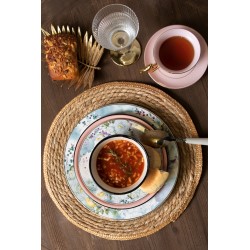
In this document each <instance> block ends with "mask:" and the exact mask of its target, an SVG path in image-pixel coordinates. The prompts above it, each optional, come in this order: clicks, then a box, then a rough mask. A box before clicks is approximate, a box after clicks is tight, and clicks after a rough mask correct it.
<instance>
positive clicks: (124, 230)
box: [43, 82, 202, 240]
mask: <svg viewBox="0 0 250 250" xmlns="http://www.w3.org/2000/svg"><path fill="white" fill-rule="evenodd" d="M119 102H122V103H133V104H137V105H139V106H142V107H145V108H147V109H149V110H151V111H152V112H153V113H155V114H156V115H158V116H159V117H160V118H161V119H162V120H163V121H164V122H165V123H166V124H167V125H168V126H169V128H170V130H171V131H172V132H173V134H174V135H175V136H177V137H197V136H198V134H197V131H196V129H195V126H194V124H193V122H192V120H191V118H190V116H189V115H188V113H187V112H186V110H185V109H184V108H183V107H182V106H181V105H180V104H179V103H178V102H176V101H175V100H174V99H172V98H171V97H170V96H168V95H167V94H165V93H164V92H163V91H161V90H159V89H157V88H154V87H151V86H149V85H145V84H141V83H131V82H112V83H105V84H102V85H99V86H97V87H94V88H92V89H90V90H87V91H85V92H83V93H82V94H80V95H78V96H77V97H76V98H74V99H73V100H72V101H71V102H70V103H68V104H67V105H66V106H65V107H64V108H63V109H62V110H61V111H60V112H59V113H58V115H57V116H56V118H55V119H54V121H53V123H52V125H51V127H50V129H49V132H48V135H47V138H46V143H45V148H44V155H43V170H44V178H45V184H46V188H47V190H48V192H49V195H50V196H51V198H52V200H53V201H54V203H55V204H56V206H57V207H58V209H59V210H60V211H61V212H62V213H63V214H64V216H65V217H66V218H67V219H68V220H69V221H70V222H72V223H73V224H75V225H76V226H78V227H79V228H81V229H83V230H85V231H87V232H89V233H92V234H94V235H96V236H99V237H102V238H105V239H111V240H131V239H136V238H140V237H144V236H147V235H150V234H152V233H154V232H156V231H158V230H160V229H161V228H163V227H164V226H166V225H168V224H169V223H170V222H172V221H175V220H176V219H177V218H178V217H179V216H180V215H181V213H182V212H183V211H184V210H185V209H186V207H187V205H188V203H189V202H190V200H191V199H192V197H193V195H194V192H195V189H196V187H197V185H198V183H199V180H200V176H201V172H202V150H201V146H199V145H188V144H179V145H178V146H179V154H180V171H179V176H178V180H177V183H176V185H175V188H174V190H173V192H172V193H171V195H170V196H169V198H168V199H167V200H166V201H165V202H164V203H163V204H162V205H161V206H160V207H158V208H157V209H155V210H154V211H152V212H151V213H149V214H146V215H145V216H143V217H139V218H136V219H133V220H122V221H117V220H111V219H106V218H102V217H100V216H98V215H96V214H94V213H92V212H90V211H89V210H87V209H86V208H85V207H84V206H83V205H82V204H81V203H80V202H79V201H78V200H77V199H76V198H75V197H74V195H73V194H72V192H71V190H70V188H69V187H68V184H67V180H66V178H65V174H64V162H63V161H64V150H65V145H66V143H67V140H68V138H69V135H70V134H71V132H72V130H73V128H74V127H75V126H76V125H77V124H78V122H79V121H80V120H81V119H82V118H83V117H85V116H86V115H87V114H88V113H90V112H92V111H93V110H95V109H98V108H100V107H102V106H104V105H107V104H110V103H119Z"/></svg>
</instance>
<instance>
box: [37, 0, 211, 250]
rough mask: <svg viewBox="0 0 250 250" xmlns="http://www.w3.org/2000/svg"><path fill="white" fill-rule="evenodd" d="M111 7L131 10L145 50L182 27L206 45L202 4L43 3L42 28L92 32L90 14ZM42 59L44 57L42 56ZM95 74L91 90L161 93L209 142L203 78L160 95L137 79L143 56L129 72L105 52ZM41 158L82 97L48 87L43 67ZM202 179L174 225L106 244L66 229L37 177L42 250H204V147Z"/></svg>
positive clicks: (172, 0)
mask: <svg viewBox="0 0 250 250" xmlns="http://www.w3.org/2000/svg"><path fill="white" fill-rule="evenodd" d="M111 3H122V4H125V5H128V6H129V7H131V8H132V9H133V10H134V11H135V13H136V15H137V16H138V19H139V23H140V31H139V34H138V37H137V38H138V40H139V41H140V43H141V46H142V48H143V49H144V48H145V46H146V44H147V41H148V40H149V38H150V37H151V36H152V35H153V34H154V33H155V32H156V31H157V30H159V29H161V28H163V27H165V26H168V25H172V24H183V25H187V26H190V27H192V28H193V29H195V30H197V31H198V32H199V33H200V34H201V35H202V36H203V37H204V38H205V40H206V41H207V40H208V2H207V0H200V1H197V0H168V1H165V0H157V1H156V0H155V1H153V0H145V1H140V0H139V1H133V0H123V1H116V0H114V1H108V0H102V1H97V0H92V1H90V0H67V1H66V0H64V1H63V0H42V5H41V11H42V17H41V18H42V23H41V25H42V27H43V28H44V29H46V30H49V28H50V24H51V23H53V24H54V25H64V24H69V25H71V26H74V27H77V26H80V27H81V28H82V30H85V31H88V32H89V33H92V32H91V23H92V20H93V17H94V15H95V13H96V12H97V11H98V10H99V9H100V8H102V7H103V6H105V5H107V4H111ZM42 57H43V55H42ZM100 65H101V67H102V70H101V71H100V72H97V73H96V76H95V80H94V83H93V86H96V85H98V84H102V83H105V82H110V81H117V80H118V81H119V80H122V81H134V82H142V83H147V84H149V85H152V86H155V87H157V88H160V89H162V90H163V91H165V92H166V93H167V94H169V95H170V96H172V97H173V98H175V99H176V100H177V101H178V102H180V103H181V104H182V105H183V106H184V108H185V109H186V110H187V111H188V112H189V114H190V116H191V118H192V119H193V122H194V124H195V126H196V128H197V131H198V133H199V136H200V137H207V136H208V73H207V71H206V72H205V74H204V75H203V76H202V78H201V79H200V80H199V81H198V82H197V83H195V84H194V85H192V86H190V87H187V88H184V89H180V90H172V89H165V88H162V87H160V86H159V85H157V84H155V83H154V81H153V80H152V79H151V78H150V77H149V76H148V75H147V74H144V75H141V74H139V69H141V68H143V66H144V62H143V55H142V56H141V57H140V59H139V60H138V61H137V63H135V64H133V65H132V66H129V67H119V66H116V65H114V64H113V63H112V61H111V60H110V58H109V55H108V52H107V51H105V53H104V55H103V57H102V59H101V61H100ZM41 66H42V76H41V77H42V84H41V90H42V91H41V93H42V153H43V148H44V144H45V139H46V135H47V132H48V130H49V127H50V125H51V123H52V121H53V119H54V118H55V116H56V115H57V113H58V112H59V111H60V110H61V109H62V108H63V107H64V105H66V104H67V103H68V102H69V101H71V100H72V99H73V98H74V97H76V96H77V95H78V94H80V93H81V92H82V90H81V89H79V90H77V91H75V90H74V89H73V88H70V89H68V88H67V86H66V85H65V86H63V87H60V86H59V85H57V84H55V83H54V82H52V81H51V79H50V77H49V75H48V70H47V68H46V65H45V63H44V62H42V65H41ZM202 150H203V157H204V162H203V173H202V176H201V180H200V183H199V185H198V187H197V190H196V193H195V195H194V197H193V199H192V201H191V202H190V204H189V205H188V207H187V209H186V210H185V211H184V213H183V214H182V215H181V216H180V217H179V218H178V220H177V221H175V222H174V223H171V224H169V225H168V226H166V227H165V228H163V229H161V230H160V231H158V232H156V233H155V234H153V235H150V236H148V237H144V238H140V239H136V240H131V241H111V240H105V239H102V238H99V237H96V236H94V235H91V234H89V233H87V232H85V231H83V230H81V229H79V228H77V227H76V226H74V225H73V224H71V223H70V222H69V221H68V220H67V219H66V218H65V217H64V216H63V215H62V214H61V212H60V211H59V210H58V209H57V207H56V206H55V205H54V203H53V201H52V200H51V198H50V196H49V194H48V192H47V190H46V188H45V184H44V179H43V177H42V187H41V201H42V210H41V211H42V214H41V232H42V235H41V237H42V239H41V242H42V249H43V250H45V249H50V250H52V249H65V250H68V249H72V250H77V249H84V250H88V249H89V250H93V249H98V250H99V249H108V250H117V249H124V250H125V249H133V250H136V249H138V250H140V249H144V250H147V249H174V250H179V249H185V250H186V249H191V250H194V249H198V250H203V249H207V248H208V160H207V158H208V157H207V156H208V150H207V147H203V149H202Z"/></svg>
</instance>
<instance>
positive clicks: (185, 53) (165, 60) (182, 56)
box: [159, 36, 194, 70]
mask: <svg viewBox="0 0 250 250" xmlns="http://www.w3.org/2000/svg"><path fill="white" fill-rule="evenodd" d="M159 58H160V60H161V62H162V64H163V65H164V66H165V67H166V68H168V69H170V70H183V69H185V68H186V67H188V65H189V64H190V63H191V62H192V60H193V58H194V47H193V45H192V44H191V43H190V42H189V41H188V40H187V39H186V38H184V37H181V36H173V37H170V38H168V39H167V40H166V41H164V42H163V43H162V45H161V47H160V50H159Z"/></svg>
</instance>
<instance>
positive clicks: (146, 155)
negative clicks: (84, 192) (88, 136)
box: [89, 134, 150, 195]
mask: <svg viewBox="0 0 250 250" xmlns="http://www.w3.org/2000/svg"><path fill="white" fill-rule="evenodd" d="M115 137H123V138H127V139H130V140H132V141H133V142H135V144H138V145H139V146H140V148H141V149H142V150H143V151H144V153H145V160H146V164H145V165H144V168H145V167H146V170H145V171H146V173H145V176H144V178H143V179H142V180H141V181H140V182H139V183H138V184H137V185H136V186H135V187H134V188H132V189H130V190H128V191H125V192H119V193H118V192H114V191H111V190H107V189H106V188H104V187H102V186H101V185H100V184H99V183H98V182H97V181H96V179H95V177H94V175H93V173H92V167H91V165H92V158H93V154H94V152H95V150H96V149H97V147H98V146H99V145H100V144H101V143H103V142H104V141H106V140H108V139H110V138H115ZM136 146H137V145H136ZM149 167H150V166H149V156H148V152H147V150H146V149H145V147H144V146H143V144H142V143H141V142H140V141H139V140H137V139H135V138H133V137H131V136H129V135H123V134H116V135H110V136H107V137H105V138H103V139H102V140H101V141H99V142H98V143H97V144H96V145H95V147H94V148H93V150H92V152H91V155H90V158H89V172H90V174H91V177H92V179H93V181H94V182H95V183H96V185H97V186H98V187H100V188H101V189H102V190H103V191H105V192H108V193H110V194H115V195H123V194H128V193H131V192H133V191H135V190H136V189H137V188H139V187H140V186H141V184H142V183H143V182H144V181H145V179H146V177H147V175H148V170H149ZM110 187H111V186H110ZM112 188H113V189H122V188H116V187H112Z"/></svg>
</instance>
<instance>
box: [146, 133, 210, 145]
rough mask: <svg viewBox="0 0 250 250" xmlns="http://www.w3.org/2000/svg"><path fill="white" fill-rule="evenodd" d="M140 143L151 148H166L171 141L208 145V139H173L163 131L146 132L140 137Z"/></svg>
mask: <svg viewBox="0 0 250 250" xmlns="http://www.w3.org/2000/svg"><path fill="white" fill-rule="evenodd" d="M141 141H142V143H144V144H146V145H148V146H151V147H153V148H160V147H164V146H167V144H168V143H169V142H171V141H176V142H184V143H188V144H199V145H208V138H175V137H173V136H171V135H168V134H167V132H165V131H163V130H147V131H145V132H144V134H142V136H141Z"/></svg>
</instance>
